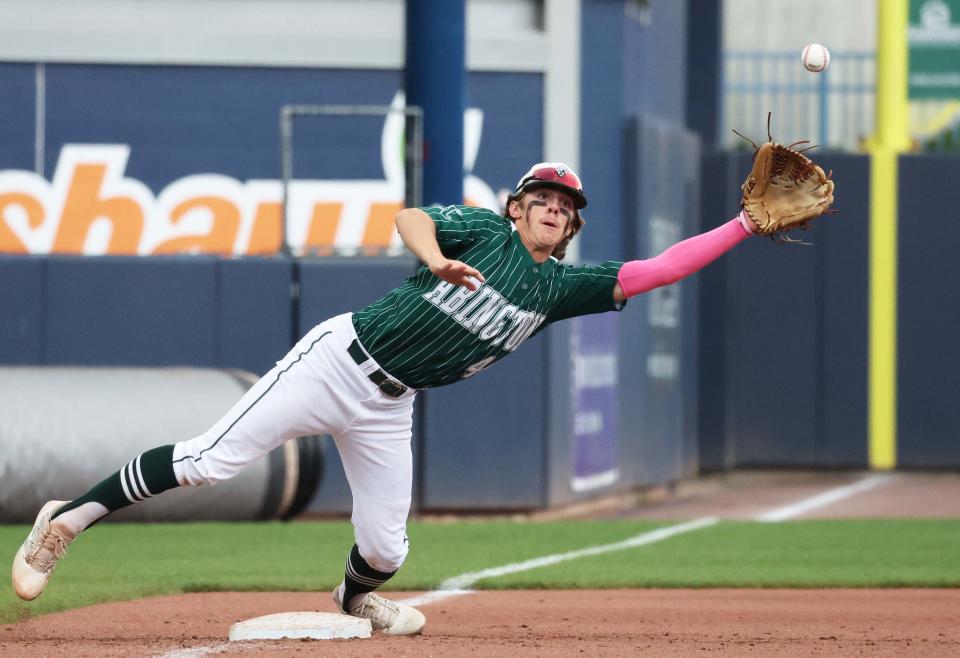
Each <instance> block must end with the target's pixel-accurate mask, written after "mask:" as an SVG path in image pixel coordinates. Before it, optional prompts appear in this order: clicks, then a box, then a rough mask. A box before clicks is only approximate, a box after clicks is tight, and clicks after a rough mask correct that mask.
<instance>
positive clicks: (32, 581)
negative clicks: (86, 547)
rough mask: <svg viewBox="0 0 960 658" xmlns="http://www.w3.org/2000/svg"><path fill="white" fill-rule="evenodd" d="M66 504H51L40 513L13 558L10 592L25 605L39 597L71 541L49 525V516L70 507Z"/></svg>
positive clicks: (67, 501) (53, 502)
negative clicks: (15, 593)
mask: <svg viewBox="0 0 960 658" xmlns="http://www.w3.org/2000/svg"><path fill="white" fill-rule="evenodd" d="M69 502H70V501H69V500H51V501H50V502H48V503H47V504H46V505H44V506H43V507H42V508H41V509H40V513H39V514H38V515H37V520H36V521H35V522H34V524H33V529H32V530H31V531H30V534H29V535H27V538H26V540H25V541H24V542H23V544H22V545H21V546H20V550H19V551H17V556H16V557H15V558H13V589H15V590H16V591H17V596H19V597H20V598H21V599H23V600H24V601H32V600H33V599H35V598H37V597H38V596H40V593H41V592H43V588H44V587H46V586H47V581H48V580H50V574H52V573H53V569H54V567H56V566H57V561H58V560H59V559H60V558H62V557H63V556H64V555H65V554H66V552H67V546H68V545H69V544H70V542H71V541H73V538H72V537H68V536H67V535H65V534H64V533H63V532H61V531H60V530H59V529H57V528H55V527H53V526H52V525H50V515H51V514H53V513H54V512H56V511H57V510H58V509H60V508H61V507H62V506H64V505H66V504H67V503H69Z"/></svg>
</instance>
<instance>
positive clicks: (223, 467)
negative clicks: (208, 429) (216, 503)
mask: <svg viewBox="0 0 960 658" xmlns="http://www.w3.org/2000/svg"><path fill="white" fill-rule="evenodd" d="M198 438H199V439H202V437H198ZM201 444H202V441H198V439H191V440H190V441H181V442H180V443H177V444H176V445H174V448H173V471H174V473H175V474H176V476H177V481H179V482H180V484H181V485H183V486H191V487H199V486H202V485H214V484H217V483H218V482H223V481H224V480H228V479H230V478H232V477H233V476H234V475H236V474H237V473H238V472H239V471H240V470H241V467H239V466H237V467H235V466H234V465H233V464H231V463H230V462H228V461H226V460H224V459H217V458H216V457H215V456H213V455H210V454H209V453H203V452H202V451H201V450H200V448H199V445H201Z"/></svg>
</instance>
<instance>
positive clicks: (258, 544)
mask: <svg viewBox="0 0 960 658" xmlns="http://www.w3.org/2000/svg"><path fill="white" fill-rule="evenodd" d="M662 525H667V524H658V523H650V522H640V521H576V522H555V523H518V522H510V521H492V522H470V523H450V524H448V523H436V524H434V523H413V524H411V525H410V528H409V533H410V541H411V554H410V558H409V559H408V560H407V563H406V564H405V565H404V567H403V569H401V570H400V573H399V574H398V575H397V577H396V578H394V579H393V580H391V581H390V583H389V584H388V587H387V588H386V589H394V590H397V589H430V588H433V587H436V586H437V585H438V584H439V583H440V582H441V581H443V580H444V579H446V578H450V577H452V576H455V575H458V574H461V573H464V572H467V571H476V570H479V569H484V568H488V567H494V566H500V565H503V564H508V563H512V562H518V561H522V560H525V559H529V558H534V557H539V556H542V555H548V554H551V553H560V552H565V551H570V550H575V549H577V548H583V547H586V546H592V545H598V544H607V543H612V542H617V541H620V540H623V539H626V538H628V537H632V536H634V535H636V534H639V533H642V532H646V531H648V530H652V529H654V528H656V527H660V526H662ZM28 530H29V528H28V527H26V526H0V555H5V556H7V558H8V560H9V558H11V557H12V556H13V554H14V553H15V552H16V549H17V547H18V546H19V544H20V542H21V541H22V540H23V537H24V536H25V535H26V532H27V531H28ZM352 541H353V532H352V529H351V527H350V525H349V524H348V523H346V522H321V523H289V524H284V523H230V524H224V523H178V524H143V525H140V524H104V525H101V526H97V527H96V528H93V529H92V530H90V531H88V532H87V533H85V534H84V536H83V537H82V538H81V539H80V540H79V541H77V542H76V544H74V545H73V546H71V547H70V551H69V553H68V555H67V558H66V559H65V560H64V561H63V562H62V563H61V564H60V566H59V567H58V568H57V573H56V575H55V577H54V579H53V581H51V585H50V587H49V588H48V590H47V591H46V592H45V593H44V594H43V596H41V597H40V598H39V599H37V600H36V601H34V602H31V603H24V602H22V601H20V600H19V599H17V598H16V596H15V595H14V593H13V590H12V589H11V588H10V587H9V586H7V587H4V588H3V592H2V593H0V623H7V622H10V621H14V620H16V619H20V618H23V617H25V616H29V615H33V614H43V613H47V612H54V611H58V610H64V609H67V608H75V607H79V606H84V605H90V604H93V603H99V602H102V601H109V600H118V599H133V598H139V597H143V596H154V595H161V594H174V593H179V592H198V591H223V590H232V591H237V590H247V591H265V590H301V591H318V592H321V593H323V594H322V595H323V596H325V595H326V591H327V590H329V589H331V588H332V587H333V586H334V585H335V584H336V583H337V582H339V581H340V578H341V577H342V565H343V561H344V558H345V554H346V550H347V549H348V548H349V546H350V545H351V543H352ZM7 564H9V562H7ZM8 573H9V572H8ZM478 586H479V587H483V588H521V587H522V588H531V587H535V588H561V587H562V588H579V587H890V586H911V587H957V586H960V520H946V521H940V520H893V521H891V520H883V521H872V520H871V521H798V522H791V523H779V524H760V523H750V522H743V523H734V522H725V523H721V524H719V525H717V526H714V527H711V528H705V529H701V530H696V531H693V532H689V533H686V534H683V535H679V536H677V537H673V538H671V539H668V540H666V541H663V542H660V543H657V544H652V545H650V546H644V547H638V548H633V549H628V550H623V551H617V552H612V553H607V554H604V555H600V556H595V557H589V558H581V559H578V560H574V561H569V562H564V563H562V564H559V565H554V566H552V567H544V568H540V569H536V570H532V571H528V572H522V573H517V574H513V575H509V576H504V577H500V578H496V579H490V580H487V581H483V582H480V583H478Z"/></svg>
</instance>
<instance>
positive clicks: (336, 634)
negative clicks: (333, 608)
mask: <svg viewBox="0 0 960 658" xmlns="http://www.w3.org/2000/svg"><path fill="white" fill-rule="evenodd" d="M371 632H372V628H371V626H370V620H369V619H359V618H357V617H351V616H349V615H342V614H337V613H333V612H278V613H276V614H273V615H265V616H263V617H254V618H253V619H247V620H246V621H238V622H237V623H236V624H234V625H233V626H231V627H230V640H231V641H234V640H282V639H284V638H294V639H299V638H305V637H308V638H312V639H314V640H336V639H347V638H364V637H370V633H371Z"/></svg>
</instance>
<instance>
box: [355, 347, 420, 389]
mask: <svg viewBox="0 0 960 658" xmlns="http://www.w3.org/2000/svg"><path fill="white" fill-rule="evenodd" d="M347 352H348V353H349V354H350V358H352V359H353V360H354V361H355V362H356V363H357V365H358V366H359V365H363V364H364V363H366V362H367V361H369V360H370V357H369V356H367V353H366V352H364V351H363V348H362V347H360V342H359V341H358V340H356V339H354V340H353V342H352V343H350V347H348V348H347ZM367 378H369V379H370V381H372V382H373V383H374V384H376V385H377V388H379V389H380V390H381V391H383V392H384V393H385V394H387V395H389V396H390V397H392V398H398V397H400V396H401V395H403V394H404V393H406V392H407V387H406V386H404V385H403V384H401V383H400V382H398V381H396V380H394V379H390V378H389V377H387V373H385V372H384V371H383V370H381V369H380V368H377V369H376V370H374V371H373V372H371V373H370V374H368V375H367Z"/></svg>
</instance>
